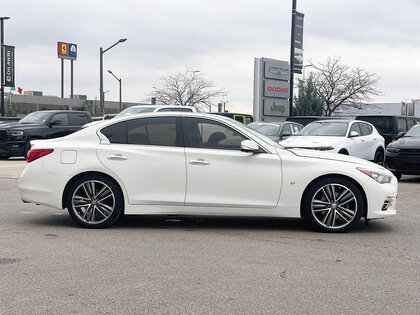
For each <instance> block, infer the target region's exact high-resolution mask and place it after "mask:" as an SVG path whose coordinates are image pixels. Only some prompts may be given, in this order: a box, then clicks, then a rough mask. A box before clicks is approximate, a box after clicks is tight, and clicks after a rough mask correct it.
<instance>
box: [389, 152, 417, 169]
mask: <svg viewBox="0 0 420 315" xmlns="http://www.w3.org/2000/svg"><path fill="white" fill-rule="evenodd" d="M385 167H386V168H387V169H389V170H390V171H392V172H400V173H402V174H408V175H420V150H416V152H399V153H391V152H386V155H385Z"/></svg>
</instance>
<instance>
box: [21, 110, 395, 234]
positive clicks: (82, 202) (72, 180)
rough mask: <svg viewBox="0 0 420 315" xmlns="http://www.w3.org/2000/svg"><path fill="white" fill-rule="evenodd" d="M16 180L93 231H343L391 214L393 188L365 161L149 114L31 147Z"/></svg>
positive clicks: (205, 120)
mask: <svg viewBox="0 0 420 315" xmlns="http://www.w3.org/2000/svg"><path fill="white" fill-rule="evenodd" d="M32 143H33V146H32V149H31V151H30V152H29V154H28V160H27V161H28V164H27V166H26V168H25V169H24V171H23V172H22V175H21V176H20V179H19V188H20V193H21V197H22V200H23V201H24V202H31V203H36V204H42V205H47V206H51V207H55V208H59V209H64V208H67V209H68V211H69V213H70V215H71V217H72V218H73V219H74V220H75V221H77V222H78V223H79V224H80V225H82V226H84V227H89V228H99V227H106V226H110V225H112V224H113V223H115V222H116V221H117V220H118V218H119V217H120V216H121V215H122V214H125V215H139V214H159V215H162V214H167V215H224V216H264V217H289V218H290V217H292V218H301V217H303V218H306V219H307V220H309V222H310V223H311V224H312V225H313V226H314V227H315V228H317V229H319V230H322V231H328V232H342V231H345V230H348V229H349V228H351V227H352V226H354V225H355V224H356V223H357V222H358V221H359V219H360V218H361V217H365V218H366V219H375V218H384V217H388V216H391V215H394V214H395V213H396V210H395V201H396V196H397V185H398V182H397V179H396V178H395V177H394V176H393V174H392V173H391V172H389V171H388V170H386V169H385V168H383V167H381V166H379V165H377V164H373V163H371V162H368V161H365V160H362V159H358V158H353V157H348V156H339V155H337V154H328V153H324V152H317V151H310V150H301V149H292V150H287V149H284V148H283V147H282V146H280V145H279V144H277V143H275V142H273V141H271V140H270V139H268V138H266V137H265V136H263V135H261V134H259V133H257V132H255V131H253V130H251V129H249V128H247V127H246V126H244V125H242V124H240V123H237V122H235V121H234V120H232V119H229V118H225V117H222V116H218V115H207V114H200V113H175V112H172V113H171V112H169V113H151V114H144V115H141V116H131V117H124V118H117V119H112V120H109V121H107V122H104V124H101V125H98V126H92V127H90V128H86V129H82V130H81V131H78V132H76V133H74V134H71V135H69V136H66V137H63V138H58V139H52V140H35V141H32Z"/></svg>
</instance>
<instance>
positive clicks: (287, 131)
mask: <svg viewBox="0 0 420 315" xmlns="http://www.w3.org/2000/svg"><path fill="white" fill-rule="evenodd" d="M291 135H292V133H291V132H290V131H289V130H285V131H283V132H282V133H281V137H290V136H291Z"/></svg>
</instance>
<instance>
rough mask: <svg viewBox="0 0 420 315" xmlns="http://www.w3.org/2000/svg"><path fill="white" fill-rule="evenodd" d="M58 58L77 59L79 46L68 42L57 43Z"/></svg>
mask: <svg viewBox="0 0 420 315" xmlns="http://www.w3.org/2000/svg"><path fill="white" fill-rule="evenodd" d="M57 56H58V58H62V59H70V60H76V59H77V45H76V44H72V43H66V42H57Z"/></svg>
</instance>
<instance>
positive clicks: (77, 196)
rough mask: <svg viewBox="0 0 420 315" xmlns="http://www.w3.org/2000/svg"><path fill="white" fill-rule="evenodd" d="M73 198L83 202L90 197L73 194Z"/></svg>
mask: <svg viewBox="0 0 420 315" xmlns="http://www.w3.org/2000/svg"><path fill="white" fill-rule="evenodd" d="M73 199H77V200H74V201H78V202H79V201H82V202H84V201H89V200H90V199H89V198H85V197H82V196H79V195H74V196H73Z"/></svg>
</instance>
